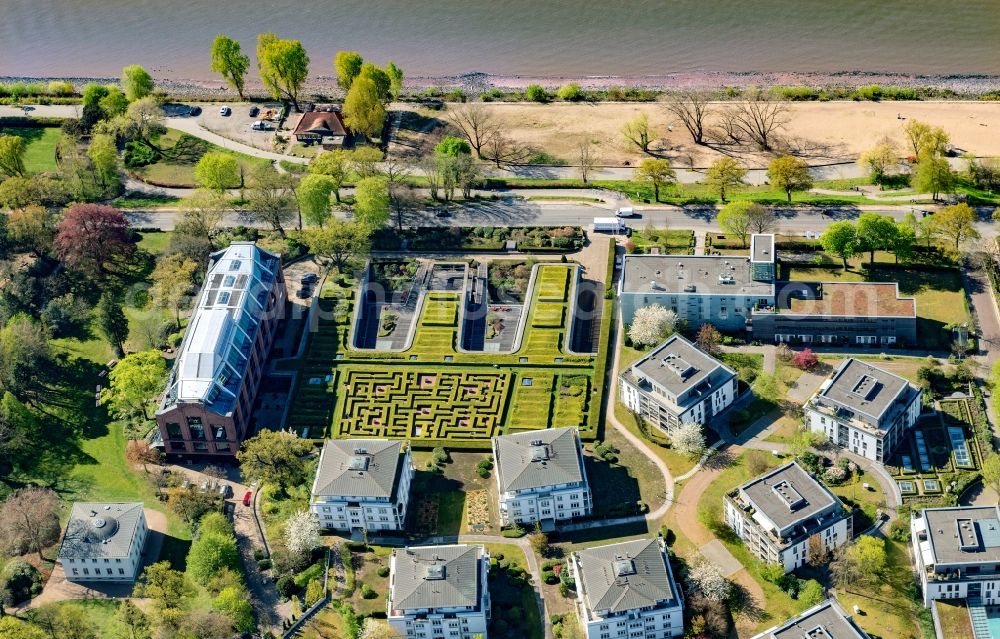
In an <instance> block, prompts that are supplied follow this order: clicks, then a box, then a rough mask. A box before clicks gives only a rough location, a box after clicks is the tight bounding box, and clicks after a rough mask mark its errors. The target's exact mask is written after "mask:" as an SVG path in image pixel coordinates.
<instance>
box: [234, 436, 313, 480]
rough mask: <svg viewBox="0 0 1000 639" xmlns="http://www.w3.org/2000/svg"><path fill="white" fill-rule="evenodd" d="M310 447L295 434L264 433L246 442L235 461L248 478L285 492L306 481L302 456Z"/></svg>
mask: <svg viewBox="0 0 1000 639" xmlns="http://www.w3.org/2000/svg"><path fill="white" fill-rule="evenodd" d="M311 448H312V445H311V444H310V443H309V442H308V441H306V440H303V439H300V438H299V437H298V436H296V435H293V434H292V433H286V432H283V431H273V430H261V431H260V432H259V433H258V434H257V435H255V436H254V437H251V438H250V439H247V440H246V441H244V442H243V445H242V446H240V450H239V452H237V453H236V459H237V461H239V463H240V468H241V469H242V470H243V475H244V476H245V477H247V478H249V479H250V480H257V481H260V482H261V483H266V484H272V485H274V486H276V487H277V488H278V490H279V491H284V490H285V488H287V487H289V486H297V485H298V484H300V483H301V482H302V481H303V480H304V479H305V475H306V468H305V462H304V461H303V460H302V459H301V457H302V455H305V454H306V453H307V452H309V450H310V449H311Z"/></svg>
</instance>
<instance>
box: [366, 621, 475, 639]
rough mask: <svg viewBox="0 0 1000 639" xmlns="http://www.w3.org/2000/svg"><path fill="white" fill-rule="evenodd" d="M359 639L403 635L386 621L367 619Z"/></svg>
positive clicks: (399, 638)
mask: <svg viewBox="0 0 1000 639" xmlns="http://www.w3.org/2000/svg"><path fill="white" fill-rule="evenodd" d="M358 639H401V635H400V634H399V633H398V632H396V631H395V630H393V629H392V627H391V626H390V625H389V624H388V623H387V622H385V621H384V620H381V619H374V618H372V617H366V618H365V623H364V625H362V626H361V634H360V635H358ZM472 639H483V635H481V634H478V635H473V636H472Z"/></svg>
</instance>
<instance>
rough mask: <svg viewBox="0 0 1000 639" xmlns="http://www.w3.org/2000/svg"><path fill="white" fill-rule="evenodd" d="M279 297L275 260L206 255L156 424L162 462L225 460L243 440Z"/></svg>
mask: <svg viewBox="0 0 1000 639" xmlns="http://www.w3.org/2000/svg"><path fill="white" fill-rule="evenodd" d="M285 300H286V293H285V280H284V276H283V274H282V271H281V260H280V259H279V258H278V256H277V255H272V254H271V253H268V252H267V251H265V250H263V249H261V248H259V247H258V246H257V245H256V244H254V243H253V242H233V243H232V244H230V245H229V247H228V248H226V249H224V250H221V251H218V252H216V253H213V254H212V257H211V261H210V265H209V269H208V273H207V275H206V277H205V284H204V285H203V286H202V289H201V293H200V294H199V296H198V304H197V306H196V307H195V309H194V312H193V313H192V315H191V320H190V322H189V324H188V328H187V332H186V333H185V335H184V341H183V342H181V346H180V349H179V350H178V352H177V358H176V360H175V361H174V367H173V369H172V370H171V371H170V377H169V380H168V382H167V388H166V391H165V392H164V396H163V400H162V401H161V403H160V407H159V410H157V412H156V423H157V426H158V428H159V436H160V439H161V441H162V442H163V444H164V447H165V450H166V452H167V454H169V455H179V456H182V457H183V456H185V455H195V456H199V457H201V456H230V455H233V454H235V453H236V450H237V449H238V448H239V445H240V442H242V441H243V439H244V438H245V437H246V436H247V435H248V434H249V429H250V417H251V412H252V410H253V405H254V401H255V399H256V396H257V390H258V388H259V386H260V378H261V375H262V373H263V370H264V365H265V364H266V362H267V357H268V354H269V353H270V350H271V344H272V342H273V341H274V334H275V332H276V330H277V327H278V324H279V322H280V320H281V318H282V317H283V315H284V307H285Z"/></svg>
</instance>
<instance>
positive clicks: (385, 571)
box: [376, 566, 389, 577]
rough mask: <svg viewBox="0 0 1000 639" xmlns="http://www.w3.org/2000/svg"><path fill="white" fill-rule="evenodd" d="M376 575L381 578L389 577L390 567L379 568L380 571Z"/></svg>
mask: <svg viewBox="0 0 1000 639" xmlns="http://www.w3.org/2000/svg"><path fill="white" fill-rule="evenodd" d="M376 574H378V576H379V577H388V576H389V566H379V568H378V570H377V571H376Z"/></svg>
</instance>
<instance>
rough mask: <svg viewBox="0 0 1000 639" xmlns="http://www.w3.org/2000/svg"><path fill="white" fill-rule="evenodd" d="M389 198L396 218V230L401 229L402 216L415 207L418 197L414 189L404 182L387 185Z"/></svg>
mask: <svg viewBox="0 0 1000 639" xmlns="http://www.w3.org/2000/svg"><path fill="white" fill-rule="evenodd" d="M389 200H390V201H391V202H392V209H393V213H394V216H395V218H396V230H397V231H402V230H403V218H404V217H405V216H406V214H407V213H409V212H410V211H413V210H415V209H416V208H417V204H419V202H420V198H419V197H417V192H416V190H415V189H414V188H413V187H412V186H410V185H409V184H406V183H404V182H398V183H396V184H391V185H389Z"/></svg>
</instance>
